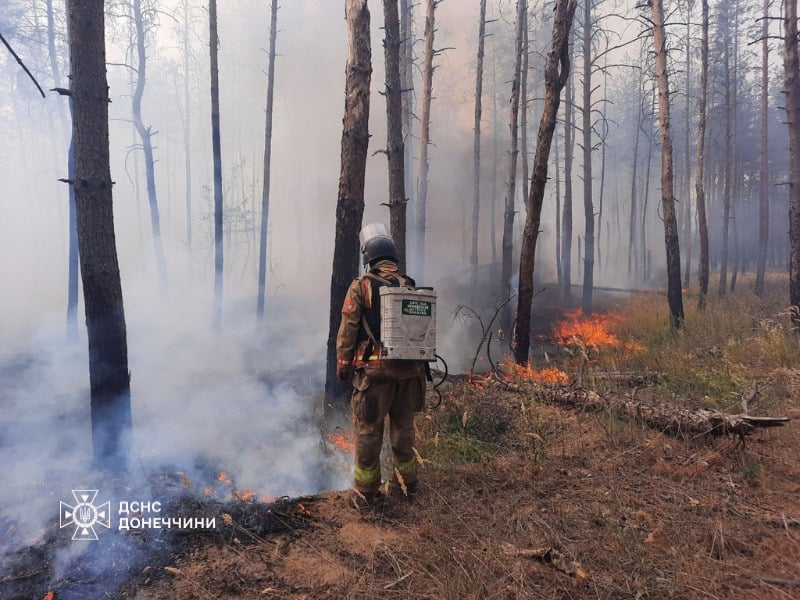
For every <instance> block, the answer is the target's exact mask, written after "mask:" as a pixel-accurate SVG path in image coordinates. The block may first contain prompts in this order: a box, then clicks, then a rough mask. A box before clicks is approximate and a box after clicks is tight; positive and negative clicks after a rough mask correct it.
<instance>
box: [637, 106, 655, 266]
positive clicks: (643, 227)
mask: <svg viewBox="0 0 800 600" xmlns="http://www.w3.org/2000/svg"><path fill="white" fill-rule="evenodd" d="M655 105H656V96H655V94H653V106H652V108H651V111H650V122H649V123H648V125H650V133H649V134H648V133H646V134H645V137H646V138H647V163H646V167H645V170H644V193H643V194H642V218H641V220H640V223H639V226H640V230H639V237H640V238H641V240H640V241H641V251H642V257H641V259H642V279H643V280H644V281H647V280H648V279H649V277H650V275H649V273H648V261H647V256H648V254H649V253H650V251H649V249H648V248H647V203H648V201H649V200H650V166H651V165H652V164H653V147H654V146H655V142H654V140H653V138H652V137H651V136H652V133H653V131H652V130H653V127H652V125H653V123H652V120H653V118H654V117H655Z"/></svg>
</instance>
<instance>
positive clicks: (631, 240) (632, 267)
mask: <svg viewBox="0 0 800 600" xmlns="http://www.w3.org/2000/svg"><path fill="white" fill-rule="evenodd" d="M639 77H640V82H639V90H640V91H641V89H642V86H641V71H640V72H639ZM643 118H644V108H643V107H642V106H641V103H640V106H639V110H638V115H637V118H636V131H635V132H634V140H633V172H632V173H631V212H630V227H629V231H628V277H630V276H631V275H632V274H634V273H638V271H639V252H638V250H637V245H636V225H637V223H638V220H637V217H636V190H637V189H638V183H639V182H638V181H637V179H636V171H637V167H638V166H639V138H640V137H641V135H640V134H639V131H640V130H641V128H642V119H643Z"/></svg>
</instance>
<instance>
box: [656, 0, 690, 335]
mask: <svg viewBox="0 0 800 600" xmlns="http://www.w3.org/2000/svg"><path fill="white" fill-rule="evenodd" d="M651 8H652V15H653V43H654V45H655V53H656V76H657V78H658V121H659V130H660V132H661V214H662V216H663V219H664V243H665V245H666V252H667V302H668V303H669V312H670V325H671V326H672V328H673V329H680V327H681V325H682V324H683V295H682V291H681V253H680V246H679V245H678V223H677V220H676V218H675V197H674V195H673V187H672V186H673V176H672V136H671V133H670V121H669V80H668V78H667V40H666V32H665V30H664V7H663V5H662V3H661V0H652V3H651Z"/></svg>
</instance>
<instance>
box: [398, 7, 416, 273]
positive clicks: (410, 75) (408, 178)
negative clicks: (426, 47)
mask: <svg viewBox="0 0 800 600" xmlns="http://www.w3.org/2000/svg"><path fill="white" fill-rule="evenodd" d="M413 24H414V5H413V4H412V3H411V1H410V0H400V80H401V85H402V88H403V89H402V95H401V97H400V98H401V100H400V102H401V106H402V108H401V110H402V113H403V156H404V158H403V169H404V171H403V172H404V176H405V191H406V197H407V199H408V203H407V209H406V246H409V245H411V244H412V243H413V239H412V238H411V237H410V236H409V234H411V235H413V231H414V227H413V222H412V219H413V217H414V210H415V202H414V197H413V196H414V175H413V170H414V164H413V160H412V155H411V132H412V129H413V127H412V117H413V115H414V72H413V67H414V52H413V50H414V31H413ZM406 262H411V259H410V257H409V256H406Z"/></svg>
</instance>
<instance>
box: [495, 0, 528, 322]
mask: <svg viewBox="0 0 800 600" xmlns="http://www.w3.org/2000/svg"><path fill="white" fill-rule="evenodd" d="M526 5H527V0H517V33H516V38H515V39H516V43H515V49H514V79H513V80H512V82H511V112H510V114H509V119H508V130H509V133H510V141H509V150H508V179H507V180H506V198H505V211H504V212H503V254H502V260H503V264H502V271H501V280H500V297H502V298H508V297H510V296H511V270H512V263H513V257H512V252H513V250H514V215H515V213H516V210H515V208H514V195H515V194H516V191H517V155H518V154H519V144H518V139H519V97H520V89H519V88H520V75H521V71H522V36H523V31H524V29H525V15H526V14H527V11H526ZM500 322H501V324H502V326H503V328H505V329H506V330H508V329H509V328H510V326H511V308H510V307H509V306H508V305H506V306H505V307H504V308H503V312H502V317H501V321H500Z"/></svg>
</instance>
